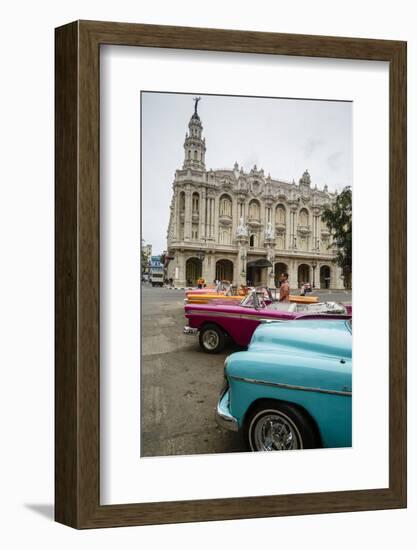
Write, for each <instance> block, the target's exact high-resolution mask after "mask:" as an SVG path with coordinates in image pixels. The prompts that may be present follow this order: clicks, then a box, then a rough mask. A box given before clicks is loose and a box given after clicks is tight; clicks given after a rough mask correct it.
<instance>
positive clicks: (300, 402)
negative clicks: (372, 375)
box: [216, 320, 352, 451]
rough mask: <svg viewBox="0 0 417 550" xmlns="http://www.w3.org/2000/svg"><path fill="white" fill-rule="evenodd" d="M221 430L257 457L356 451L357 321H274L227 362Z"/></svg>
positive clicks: (219, 411)
mask: <svg viewBox="0 0 417 550" xmlns="http://www.w3.org/2000/svg"><path fill="white" fill-rule="evenodd" d="M216 419H217V422H218V423H219V425H220V426H222V427H223V428H227V429H229V430H232V431H239V430H242V431H243V433H244V436H245V439H246V440H247V443H248V446H249V448H250V449H251V450H252V451H281V450H292V449H311V448H316V447H350V446H351V445H352V322H351V321H350V320H340V321H338V320H332V321H328V320H322V321H321V320H317V321H315V322H311V321H301V320H298V321H290V322H287V323H280V322H267V323H263V324H261V325H260V326H259V327H258V328H257V329H256V330H255V332H254V334H253V337H252V340H251V343H250V345H249V348H248V350H247V351H242V352H238V353H234V354H232V355H230V356H229V357H228V358H227V359H226V361H225V386H224V388H223V390H222V392H221V394H220V398H219V402H218V404H217V410H216Z"/></svg>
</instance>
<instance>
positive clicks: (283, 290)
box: [279, 272, 290, 302]
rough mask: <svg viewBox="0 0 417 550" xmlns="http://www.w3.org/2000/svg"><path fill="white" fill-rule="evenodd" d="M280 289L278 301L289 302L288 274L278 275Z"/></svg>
mask: <svg viewBox="0 0 417 550" xmlns="http://www.w3.org/2000/svg"><path fill="white" fill-rule="evenodd" d="M279 280H280V283H281V284H280V287H279V301H280V302H289V301H290V285H289V284H288V273H285V272H284V273H281V275H280V278H279Z"/></svg>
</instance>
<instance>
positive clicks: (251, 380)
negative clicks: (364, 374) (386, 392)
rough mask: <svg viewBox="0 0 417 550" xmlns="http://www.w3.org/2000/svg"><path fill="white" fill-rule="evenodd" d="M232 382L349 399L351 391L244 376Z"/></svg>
mask: <svg viewBox="0 0 417 550" xmlns="http://www.w3.org/2000/svg"><path fill="white" fill-rule="evenodd" d="M230 378H233V380H237V381H239V382H248V383H249V384H259V385H261V386H273V387H275V388H284V389H287V390H301V391H311V392H316V393H330V394H332V395H345V396H347V397H350V396H351V395H352V392H351V391H342V390H324V389H322V388H310V387H308V386H294V385H292V384H281V383H279V382H267V381H266V380H256V379H255V378H246V377H244V376H231V377H230Z"/></svg>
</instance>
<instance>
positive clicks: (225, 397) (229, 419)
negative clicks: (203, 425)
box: [216, 389, 239, 432]
mask: <svg viewBox="0 0 417 550" xmlns="http://www.w3.org/2000/svg"><path fill="white" fill-rule="evenodd" d="M216 422H217V424H218V425H219V426H220V427H221V428H224V429H225V430H230V431H232V432H237V431H238V430H239V424H238V421H237V420H236V418H235V417H234V416H232V415H231V414H230V411H229V389H226V390H225V391H223V392H222V393H221V394H220V397H219V401H218V403H217V407H216Z"/></svg>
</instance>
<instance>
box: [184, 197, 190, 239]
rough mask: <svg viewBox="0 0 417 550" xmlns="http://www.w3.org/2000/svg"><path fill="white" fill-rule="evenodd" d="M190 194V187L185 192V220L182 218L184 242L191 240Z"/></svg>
mask: <svg viewBox="0 0 417 550" xmlns="http://www.w3.org/2000/svg"><path fill="white" fill-rule="evenodd" d="M191 199H192V194H191V189H190V187H188V188H187V190H186V192H185V218H184V240H185V241H189V240H190V239H191V224H192V202H191Z"/></svg>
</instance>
